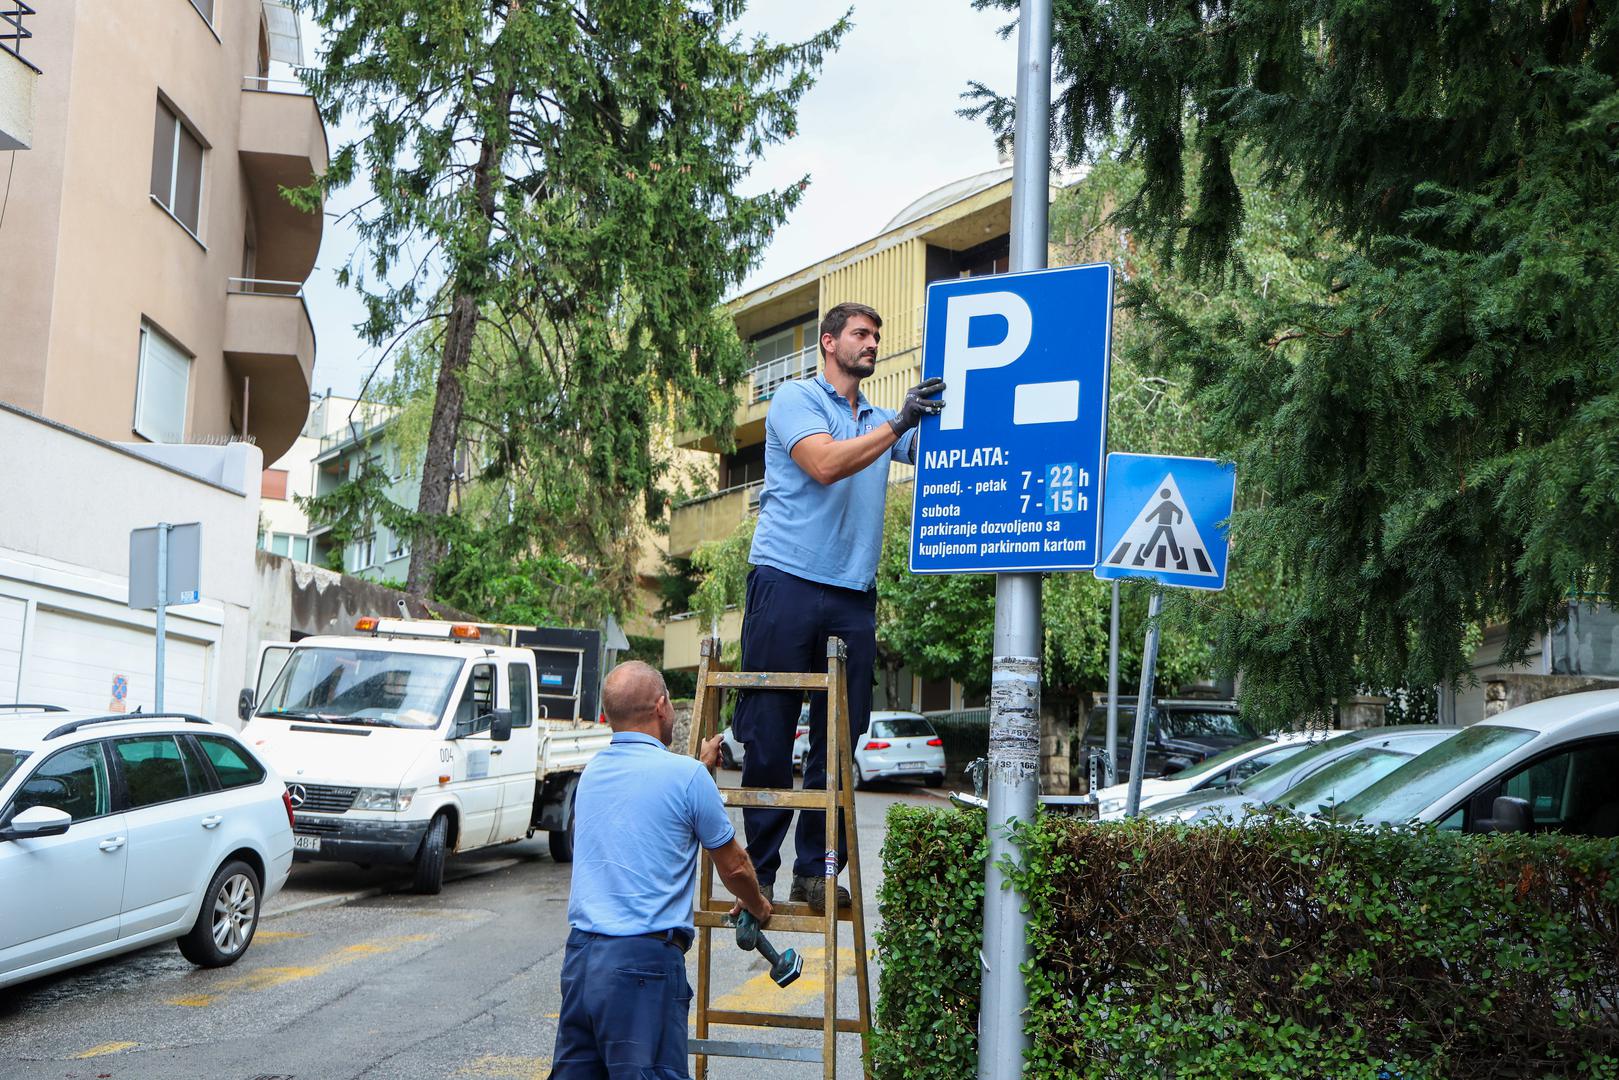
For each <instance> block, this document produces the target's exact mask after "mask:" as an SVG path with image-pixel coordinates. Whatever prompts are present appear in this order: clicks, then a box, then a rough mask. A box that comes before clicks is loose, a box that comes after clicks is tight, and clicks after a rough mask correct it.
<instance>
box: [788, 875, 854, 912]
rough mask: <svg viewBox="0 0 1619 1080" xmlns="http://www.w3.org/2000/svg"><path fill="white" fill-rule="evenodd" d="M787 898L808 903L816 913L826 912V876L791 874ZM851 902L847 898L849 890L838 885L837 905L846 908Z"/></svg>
mask: <svg viewBox="0 0 1619 1080" xmlns="http://www.w3.org/2000/svg"><path fill="white" fill-rule="evenodd" d="M787 899H788V900H791V901H793V902H794V903H799V904H808V905H809V906H810V907H811V908H813V909H814V910H815V911H816V912H817V913H819V914H821V915H825V914H826V878H824V877H799V876H798V875H797V874H794V875H793V890H792V892H790V893H788V894H787ZM850 903H852V901H851V900H850V899H849V890H848V889H845V888H844V887H843V886H842V885H839V886H838V907H840V908H846V907H848V906H849V905H850Z"/></svg>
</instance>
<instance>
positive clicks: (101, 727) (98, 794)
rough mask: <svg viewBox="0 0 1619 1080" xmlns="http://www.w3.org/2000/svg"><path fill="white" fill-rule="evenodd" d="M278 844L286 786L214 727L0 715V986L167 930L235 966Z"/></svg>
mask: <svg viewBox="0 0 1619 1080" xmlns="http://www.w3.org/2000/svg"><path fill="white" fill-rule="evenodd" d="M292 848H293V843H292V808H291V806H290V804H289V803H288V800H287V792H286V787H285V786H284V785H283V784H282V782H281V778H280V776H278V775H277V774H276V773H275V771H274V770H272V769H270V768H269V767H267V766H266V765H265V764H264V763H263V762H262V761H260V760H259V758H258V757H256V756H255V755H254V753H253V752H252V751H251V750H249V749H248V748H247V747H246V746H245V745H244V744H243V743H242V742H241V740H240V739H238V738H237V737H236V735H235V733H234V732H232V731H231V730H230V729H228V728H225V727H220V726H218V725H216V724H212V723H209V722H208V721H207V720H204V719H202V718H200V717H196V716H189V715H185V714H180V713H172V714H161V715H159V714H152V715H141V714H115V715H110V716H99V715H95V714H90V713H75V712H67V711H61V710H53V711H50V712H28V713H18V712H13V713H0V986H6V985H10V984H12V983H16V982H21V981H23V980H24V979H31V978H34V977H36V976H39V975H44V974H47V973H49V972H53V971H59V970H61V969H63V968H67V967H72V966H74V965H77V964H82V963H86V962H88V961H91V960H99V959H102V958H104V957H107V956H112V955H114V954H116V953H122V952H128V951H130V950H132V949H139V948H142V947H145V946H147V945H151V944H153V943H155V942H160V941H167V940H177V941H178V943H179V946H180V952H181V953H182V954H183V955H184V956H185V958H186V959H187V960H190V961H191V962H192V963H194V964H198V965H200V966H203V967H223V966H225V965H228V964H233V963H235V962H236V961H237V960H239V959H241V957H242V954H243V953H245V952H246V951H247V949H248V946H249V945H251V944H252V942H253V934H254V931H255V930H256V929H257V927H258V920H259V911H260V908H261V906H262V905H263V903H264V901H266V900H268V899H269V898H270V897H271V896H274V895H275V894H276V892H278V891H279V890H280V888H281V886H282V885H283V884H284V883H285V882H286V879H287V873H288V871H289V870H291V868H292Z"/></svg>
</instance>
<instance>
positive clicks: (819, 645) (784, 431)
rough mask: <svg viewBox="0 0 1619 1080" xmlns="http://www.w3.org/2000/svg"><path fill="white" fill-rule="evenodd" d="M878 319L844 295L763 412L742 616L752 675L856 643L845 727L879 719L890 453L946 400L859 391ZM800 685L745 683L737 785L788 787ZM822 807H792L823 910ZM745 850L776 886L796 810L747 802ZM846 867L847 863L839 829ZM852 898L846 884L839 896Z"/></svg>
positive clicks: (814, 754)
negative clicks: (817, 359)
mask: <svg viewBox="0 0 1619 1080" xmlns="http://www.w3.org/2000/svg"><path fill="white" fill-rule="evenodd" d="M882 325H883V320H882V317H881V316H880V315H878V314H877V312H876V311H874V310H872V309H871V308H869V307H867V306H866V305H864V304H839V305H838V306H837V307H834V308H833V309H832V310H830V311H828V312H827V313H826V318H825V319H823V320H822V321H821V359H822V364H823V371H822V374H820V375H817V376H816V377H815V378H813V379H800V380H797V381H794V382H789V383H787V384H786V385H784V386H782V387H781V388H780V389H778V390H777V391H776V394H775V396H774V397H773V398H772V399H771V401H770V411H769V412H768V413H767V414H766V415H765V481H764V490H763V491H762V492H761V493H760V496H759V523H758V526H757V527H756V528H755V530H754V534H753V550H752V552H751V553H750V554H749V556H748V561H749V562H751V563H752V564H753V569H752V570H751V571H750V572H749V573H748V593H747V603H746V607H745V610H744V613H743V619H742V667H743V668H744V669H746V670H748V671H823V670H825V668H826V639H827V638H828V637H839V638H842V639H843V641H844V642H845V644H846V645H847V646H848V651H849V659H848V683H849V731H848V734H847V736H846V737H847V738H849V739H854V738H856V737H858V736H859V734H860V733H861V732H862V731H864V730H865V729H866V723H867V721H868V720H869V719H870V717H871V676H872V665H873V664H874V663H875V662H876V658H877V615H876V612H877V555H878V553H879V551H881V549H882V542H883V504H884V502H885V500H886V498H887V495H888V464H889V462H890V461H900V462H910V463H912V464H914V463H915V460H916V425H917V424H919V423H921V421H922V417H924V416H932V415H934V414H936V413H938V412H939V410H940V409H942V408H944V402H943V401H941V400H939V399H938V398H937V397H935V396H934V395H937V394H939V393H941V392H943V390H944V388H945V387H944V380H943V379H930V380H928V381H927V382H925V383H922V384H921V385H919V386H913V387H912V388H911V389H910V390H909V391H908V392H907V393H906V395H905V403H904V404H903V405H902V406H901V407H900V410H899V412H897V413H895V412H890V411H888V410H887V409H880V408H877V407H876V406H874V405H872V404H871V402H869V401H867V400H866V396H865V395H864V394H862V393H861V392H860V381H861V380H862V379H865V378H867V377H868V376H870V375H871V374H872V372H874V371H876V370H877V345H878V342H879V341H881V340H882ZM798 713H799V695H797V694H796V693H784V692H781V691H757V690H755V691H749V692H747V693H744V694H742V695H741V700H740V701H739V702H738V704H737V709H736V716H735V719H734V720H733V722H732V726H733V728H734V729H735V733H736V737H737V738H738V739H739V740H741V741H742V742H744V743H746V744H747V753H746V755H745V757H744V758H743V762H742V786H743V787H757V788H787V787H792V785H793V739H794V735H795V733H796V729H797V719H798ZM826 770H827V761H826V695H825V694H811V695H810V732H809V748H808V750H807V752H806V753H805V755H804V787H805V788H806V789H813V788H824V787H825V786H826ZM825 816H826V815H825V814H824V813H823V812H822V811H819V810H805V811H801V812H800V813H799V817H798V838H797V847H798V857H797V858H796V859H795V860H794V862H793V884H792V891H791V893H790V897H789V898H790V899H792V900H795V901H802V902H806V903H809V904H810V905H812V906H813V907H814V908H815V909H816V910H817V911H821V912H824V911H825V910H826V908H825V903H826V878H825V877H824V874H825V867H826V856H827V850H828V849H827V842H826V822H825ZM742 817H743V824H744V827H745V828H746V831H747V836H748V854H749V855H750V856H751V857H752V859H753V865H754V868H755V869H756V870H757V871H758V874H759V883H760V885H761V887H762V888H763V889H764V890H765V891H766V893H767V894H770V893H771V890H772V887H773V883H774V882H775V880H776V872H777V870H778V869H779V868H780V866H781V844H782V841H783V840H784V839H786V836H787V826H788V823H789V822H790V821H791V820H792V811H791V810H767V809H754V808H750V809H747V810H745V811H743V815H742ZM837 858H838V868H839V869H840V870H841V869H842V868H843V865H844V863H845V862H847V861H848V847H847V844H846V842H845V838H844V836H843V831H842V829H841V828H840V829H839V833H838V841H837ZM848 903H849V894H848V891H847V890H846V889H844V888H843V887H842V886H839V887H838V904H839V906H847V905H848Z"/></svg>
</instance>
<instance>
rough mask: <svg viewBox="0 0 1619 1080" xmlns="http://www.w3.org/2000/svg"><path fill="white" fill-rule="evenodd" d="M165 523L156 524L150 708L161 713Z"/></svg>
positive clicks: (166, 583)
mask: <svg viewBox="0 0 1619 1080" xmlns="http://www.w3.org/2000/svg"><path fill="white" fill-rule="evenodd" d="M170 528H172V526H170V525H169V523H168V522H166V521H160V522H158V523H157V676H156V682H155V683H154V685H153V688H152V707H153V710H154V711H156V712H162V711H163V646H164V630H165V627H164V625H163V622H164V619H163V616H164V608H166V607H168V604H169V529H170Z"/></svg>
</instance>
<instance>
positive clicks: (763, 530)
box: [748, 375, 916, 590]
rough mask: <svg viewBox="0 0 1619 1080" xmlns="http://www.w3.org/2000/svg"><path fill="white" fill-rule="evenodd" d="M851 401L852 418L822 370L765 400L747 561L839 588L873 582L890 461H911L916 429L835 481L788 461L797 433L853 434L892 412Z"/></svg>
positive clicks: (849, 436) (867, 585)
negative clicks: (760, 478) (760, 471)
mask: <svg viewBox="0 0 1619 1080" xmlns="http://www.w3.org/2000/svg"><path fill="white" fill-rule="evenodd" d="M857 407H858V409H859V416H858V417H856V416H855V415H853V414H852V413H851V412H850V411H849V399H848V398H846V397H844V396H843V395H842V394H840V393H838V391H837V388H836V387H834V386H833V385H832V384H831V383H829V382H827V381H826V379H825V377H823V376H821V375H817V376H815V377H814V378H813V379H798V380H795V381H793V382H790V383H786V384H785V385H783V386H782V387H781V388H780V389H779V390H777V391H776V395H775V397H773V398H771V399H770V411H769V412H767V413H766V414H765V486H764V490H763V491H762V492H761V493H760V495H759V523H758V525H757V526H755V528H754V531H753V549H752V551H751V552H750V553H749V555H748V561H749V562H751V563H753V564H755V565H764V566H774V567H775V568H776V569H777V570H785V571H786V572H787V573H789V574H792V575H794V576H796V577H801V578H807V579H808V580H810V581H818V582H820V583H821V584H823V585H836V586H838V587H839V588H843V589H859V590H865V589H869V588H871V587H872V586H873V585H875V584H876V583H877V556H878V554H879V553H880V552H881V550H882V546H883V501H884V499H885V498H887V495H888V464H889V462H890V461H899V462H910V461H911V460H912V456H911V455H912V452H913V450H914V448H915V446H916V429H915V428H912V429H911V430H910V431H907V432H906V433H905V434H904V435H903V436H901V438H900V440H899V442H897V443H895V444H894V446H893V449H891V450H890V451H889V452H888V456H887V457H880V458H878V459H877V460H876V461H874V462H872V463H871V464H870V465H867V466H866V467H865V468H864V469H862V470H861V471H860V472H858V473H856V474H855V475H853V476H847V477H844V478H843V479H842V480H839V481H837V482H836V483H833V484H822V483H820V482H819V481H817V480H816V479H814V478H813V477H811V476H810V474H809V473H807V472H805V471H804V470H803V469H801V468H799V467H798V462H796V461H794V460H793V447H795V446H797V445H798V442H799V440H800V439H803V438H805V437H807V436H810V435H830V436H832V437H833V438H834V439H838V440H843V439H853V438H856V437H857V436H860V435H864V434H865V433H866V432H868V431H871V430H873V429H875V428H876V427H877V425H879V424H886V423H887V422H888V421H889V420H890V419H891V418H892V417H893V416H894V414H893V413H892V412H890V411H889V410H887V409H881V408H878V407H877V406H875V405H873V404H872V403H871V402H869V401H867V400H866V395H865V394H861V395H860V396H859V399H858V401H857Z"/></svg>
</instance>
